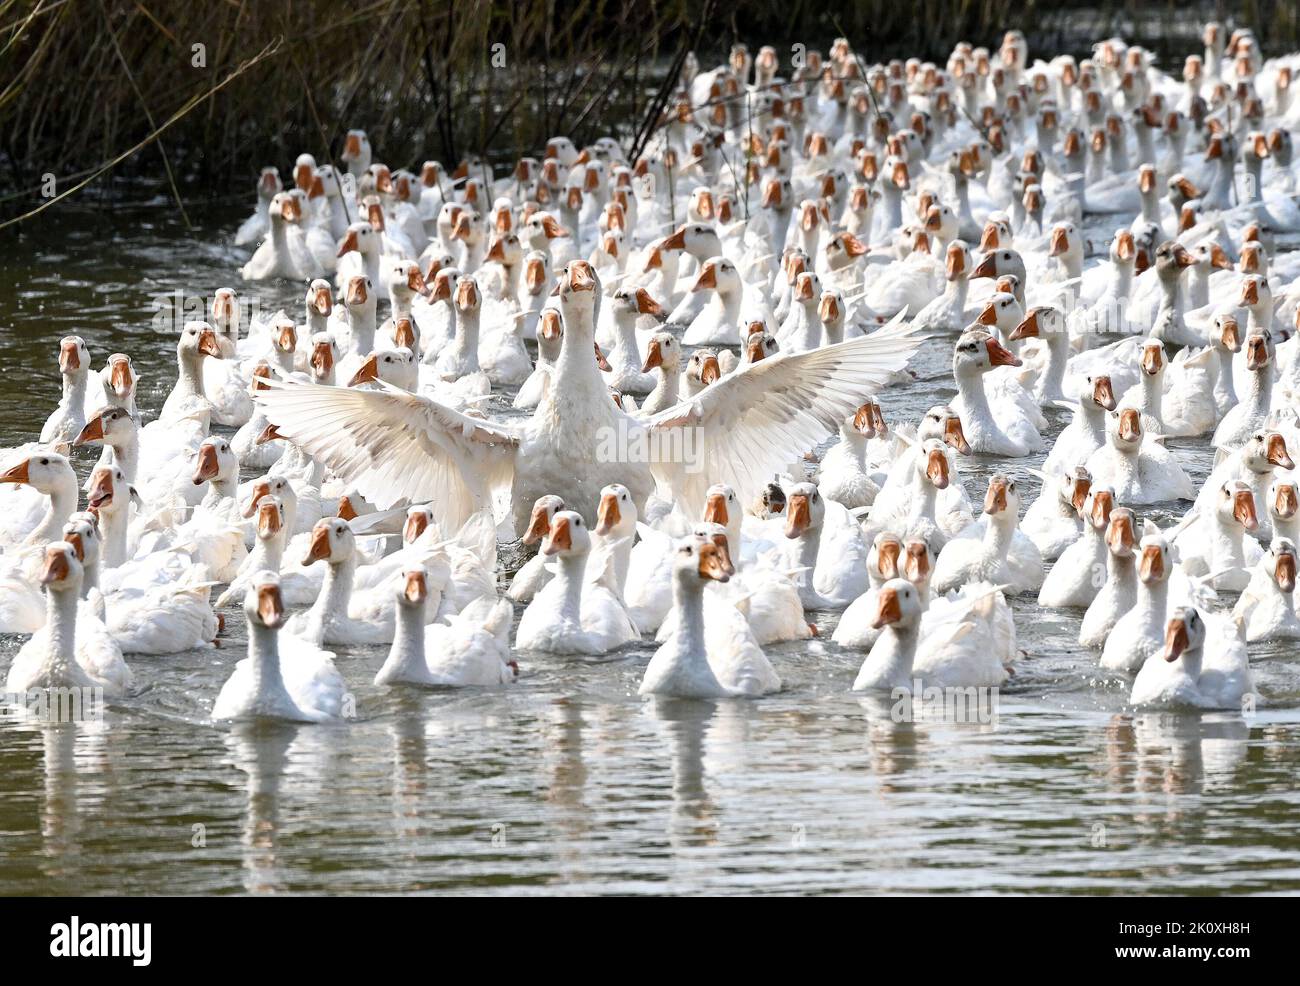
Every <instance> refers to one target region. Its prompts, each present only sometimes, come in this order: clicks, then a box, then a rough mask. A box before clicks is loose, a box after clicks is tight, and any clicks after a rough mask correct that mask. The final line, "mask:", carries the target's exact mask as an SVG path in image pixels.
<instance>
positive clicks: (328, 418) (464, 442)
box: [256, 381, 520, 530]
mask: <svg viewBox="0 0 1300 986" xmlns="http://www.w3.org/2000/svg"><path fill="white" fill-rule="evenodd" d="M256 399H257V401H258V402H259V403H260V404H262V405H263V407H265V408H266V415H267V419H268V420H269V421H270V422H271V423H272V424H274V425H275V426H276V429H277V430H278V431H279V433H280V434H281V435H282V436H284V438H286V439H288V440H289V441H290V442H292V443H293V444H295V445H298V446H300V447H302V448H303V449H305V450H306V451H307V452H309V453H310V454H311V455H313V456H314V457H315V458H316V459H317V460H318V461H320V462H321V463H322V464H324V465H325V467H326V468H328V469H329V470H331V471H332V472H333V473H334V474H335V475H336V476H338V477H339V478H340V479H341V480H342V481H343V482H344V483H346V484H348V485H349V486H352V487H355V488H356V490H357V491H358V492H359V493H360V494H361V495H362V496H364V497H365V498H366V499H367V500H369V501H370V502H371V503H372V504H374V506H375V507H377V508H378V509H380V510H384V509H386V508H388V507H391V506H393V504H395V503H397V502H398V501H400V500H402V499H409V500H411V501H413V502H424V501H426V500H427V501H429V502H430V504H431V506H432V507H433V509H434V512H435V514H436V515H437V520H438V523H439V524H440V525H442V527H443V529H444V530H456V529H458V528H459V527H460V526H461V525H462V524H464V523H465V521H466V520H468V519H469V517H470V516H471V515H472V514H474V513H475V511H478V510H482V509H484V508H490V507H491V496H490V494H491V490H492V488H493V487H494V486H495V485H497V484H499V483H501V482H504V481H508V480H509V479H510V478H511V476H512V474H513V469H514V456H513V451H514V448H515V447H516V446H517V445H518V444H519V438H520V436H519V433H518V431H516V430H515V429H513V428H510V427H507V426H503V425H499V424H495V423H493V422H490V421H485V420H483V419H481V418H473V417H470V416H469V415H467V414H462V413H461V412H459V411H456V410H453V409H452V408H449V407H447V406H446V405H445V404H440V403H438V402H437V401H434V400H430V399H429V398H427V397H421V396H419V395H417V394H411V393H407V392H406V391H404V390H399V389H398V388H396V387H387V386H386V387H385V388H384V389H383V390H354V389H352V388H350V387H325V386H320V385H318V384H307V383H299V382H296V381H271V382H269V389H266V390H261V391H259V393H258V394H257V397H256Z"/></svg>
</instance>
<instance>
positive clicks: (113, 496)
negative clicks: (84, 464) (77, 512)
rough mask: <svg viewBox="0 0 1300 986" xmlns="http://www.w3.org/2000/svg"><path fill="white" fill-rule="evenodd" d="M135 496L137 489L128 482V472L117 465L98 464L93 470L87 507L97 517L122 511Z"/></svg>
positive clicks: (87, 496) (87, 495)
mask: <svg viewBox="0 0 1300 986" xmlns="http://www.w3.org/2000/svg"><path fill="white" fill-rule="evenodd" d="M73 481H74V482H75V478H74V480H73ZM134 497H135V490H134V489H132V488H131V486H130V484H129V483H127V481H126V473H124V472H122V470H121V469H119V468H118V467H117V466H115V465H102V466H96V467H95V468H94V469H93V470H92V471H91V473H90V488H89V490H88V491H87V493H86V509H87V510H88V511H89V512H90V513H92V514H94V515H95V517H97V518H98V517H103V516H110V517H111V516H115V515H117V514H119V513H121V512H122V511H124V510H126V509H127V507H129V506H130V503H131V500H132V499H133V498H134Z"/></svg>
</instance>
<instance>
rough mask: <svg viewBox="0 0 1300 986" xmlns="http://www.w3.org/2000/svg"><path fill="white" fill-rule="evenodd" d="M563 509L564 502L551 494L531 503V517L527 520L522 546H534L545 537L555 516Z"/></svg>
mask: <svg viewBox="0 0 1300 986" xmlns="http://www.w3.org/2000/svg"><path fill="white" fill-rule="evenodd" d="M563 509H564V500H563V499H561V498H560V497H558V496H556V495H555V494H553V493H548V494H547V495H546V496H541V497H538V498H537V500H536V501H534V503H533V512H532V516H531V517H530V518H529V522H528V530H526V531H525V532H524V536H523V542H524V544H536V543H537V542H538V541H540V540H542V539H543V538H544V537H546V536H547V535H548V534H549V533H550V530H551V523H552V521H554V519H555V515H556V514H557V513H559V512H560V511H561V510H563Z"/></svg>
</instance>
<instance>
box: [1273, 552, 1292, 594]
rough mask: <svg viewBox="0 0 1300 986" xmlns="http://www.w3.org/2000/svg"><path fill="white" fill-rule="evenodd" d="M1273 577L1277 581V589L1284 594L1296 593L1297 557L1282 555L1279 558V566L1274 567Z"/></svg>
mask: <svg viewBox="0 0 1300 986" xmlns="http://www.w3.org/2000/svg"><path fill="white" fill-rule="evenodd" d="M1273 577H1274V578H1275V579H1276V580H1277V587H1278V588H1279V589H1281V590H1282V591H1283V592H1286V593H1291V592H1294V591H1295V555H1292V554H1281V555H1278V556H1277V564H1276V565H1275V566H1274V567H1273Z"/></svg>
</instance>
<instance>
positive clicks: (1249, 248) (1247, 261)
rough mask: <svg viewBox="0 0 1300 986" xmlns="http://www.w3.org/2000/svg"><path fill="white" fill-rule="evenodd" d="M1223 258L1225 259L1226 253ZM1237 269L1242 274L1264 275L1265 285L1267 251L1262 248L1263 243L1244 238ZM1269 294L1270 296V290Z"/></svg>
mask: <svg viewBox="0 0 1300 986" xmlns="http://www.w3.org/2000/svg"><path fill="white" fill-rule="evenodd" d="M1220 250H1222V248H1220ZM1224 259H1225V260H1226V259H1227V257H1226V254H1225V256H1224ZM1229 267H1231V264H1229ZM1237 269H1238V270H1240V271H1241V272H1242V273H1243V274H1259V275H1265V280H1264V282H1263V286H1264V287H1267V286H1268V280H1267V274H1268V251H1266V250H1265V249H1264V244H1263V243H1260V242H1259V241H1258V240H1246V241H1245V242H1244V243H1242V244H1241V260H1240V262H1239V263H1238V265H1237ZM1256 293H1258V287H1257V288H1256ZM1269 294H1270V297H1271V291H1270V292H1269Z"/></svg>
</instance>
